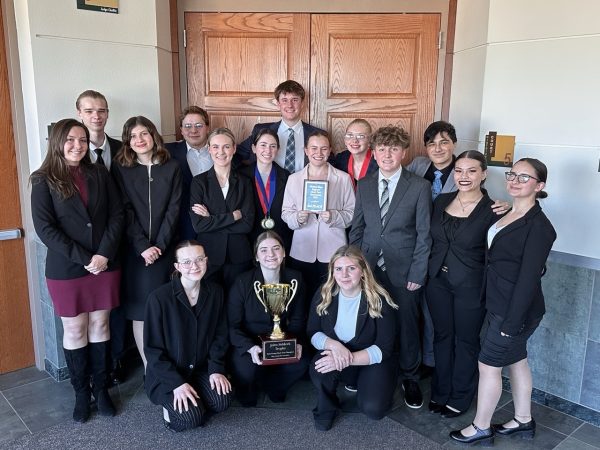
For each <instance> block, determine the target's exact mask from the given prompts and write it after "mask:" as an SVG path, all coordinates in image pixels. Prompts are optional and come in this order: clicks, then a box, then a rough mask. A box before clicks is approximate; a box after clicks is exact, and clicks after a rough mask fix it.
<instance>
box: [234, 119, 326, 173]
mask: <svg viewBox="0 0 600 450" xmlns="http://www.w3.org/2000/svg"><path fill="white" fill-rule="evenodd" d="M279 125H281V120H280V121H278V122H267V123H257V124H256V125H254V128H253V129H252V134H251V135H250V136H249V137H248V138H247V139H246V140H244V141H243V142H241V143H240V144H238V146H237V151H236V154H237V155H238V157H239V158H240V159H241V160H242V161H249V162H254V161H256V157H255V156H254V153H252V143H253V142H254V138H255V137H256V135H257V134H258V132H259V131H260V130H262V129H263V128H269V129H271V130H273V131H275V133H277V130H278V129H279ZM302 128H303V129H304V145H306V139H307V138H308V136H309V134H311V133H313V132H314V131H324V130H321V129H320V128H317V127H313V126H312V125H311V124H309V123H306V122H302ZM306 163H307V161H306V157H304V164H305V165H306Z"/></svg>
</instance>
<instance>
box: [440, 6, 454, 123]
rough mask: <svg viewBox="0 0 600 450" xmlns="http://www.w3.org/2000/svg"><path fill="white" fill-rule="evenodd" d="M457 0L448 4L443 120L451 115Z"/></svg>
mask: <svg viewBox="0 0 600 450" xmlns="http://www.w3.org/2000/svg"><path fill="white" fill-rule="evenodd" d="M456 6H457V0H450V3H449V5H448V35H447V36H446V56H445V60H446V61H445V63H444V91H443V93H442V120H446V121H447V120H449V119H448V118H449V117H450V95H451V90H452V66H453V64H454V35H455V34H454V33H455V31H456Z"/></svg>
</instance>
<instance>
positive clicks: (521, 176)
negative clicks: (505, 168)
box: [504, 172, 540, 184]
mask: <svg viewBox="0 0 600 450" xmlns="http://www.w3.org/2000/svg"><path fill="white" fill-rule="evenodd" d="M504 176H505V177H506V181H513V180H514V179H515V178H516V179H517V182H518V183H521V184H525V183H527V182H528V181H529V180H530V179H531V178H533V179H534V180H536V181H540V179H539V178H536V177H533V176H531V175H527V174H526V173H514V172H504Z"/></svg>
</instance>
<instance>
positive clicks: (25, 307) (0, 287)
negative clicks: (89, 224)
mask: <svg viewBox="0 0 600 450" xmlns="http://www.w3.org/2000/svg"><path fill="white" fill-rule="evenodd" d="M3 28H4V22H3V18H2V9H1V8H0V111H2V112H3V113H2V115H1V117H0V161H2V164H0V208H2V214H0V229H11V228H22V227H23V222H22V220H21V202H20V200H19V180H18V177H17V161H16V153H15V143H14V137H13V126H12V115H11V101H10V91H9V84H8V65H7V59H6V46H5V42H4V30H3ZM33 363H34V354H33V337H32V333H31V315H30V310H29V295H28V290H27V270H26V267H25V248H24V243H23V240H22V239H18V240H10V241H0V373H4V372H11V371H13V370H16V369H20V368H23V367H28V366H31V365H33Z"/></svg>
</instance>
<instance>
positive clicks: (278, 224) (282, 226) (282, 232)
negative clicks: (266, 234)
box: [239, 162, 293, 255]
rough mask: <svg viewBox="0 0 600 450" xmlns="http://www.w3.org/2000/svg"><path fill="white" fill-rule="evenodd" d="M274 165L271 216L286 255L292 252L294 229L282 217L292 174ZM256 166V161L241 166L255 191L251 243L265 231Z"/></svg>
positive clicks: (241, 170) (243, 173)
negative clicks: (288, 183)
mask: <svg viewBox="0 0 600 450" xmlns="http://www.w3.org/2000/svg"><path fill="white" fill-rule="evenodd" d="M273 167H274V168H275V183H276V189H275V197H274V198H273V203H272V204H271V211H270V215H271V218H272V219H273V220H274V221H275V228H273V231H275V232H276V233H277V234H278V235H279V236H281V238H282V239H283V244H284V247H285V253H286V255H289V254H290V248H291V247H292V237H293V233H292V230H290V229H289V227H288V226H287V223H285V222H284V221H283V220H282V219H281V207H282V205H283V194H284V193H285V184H286V183H287V179H288V177H289V176H290V173H289V172H288V171H287V170H285V169H282V168H281V167H279V165H278V164H277V163H273ZM255 168H256V162H254V163H252V164H250V165H249V166H244V167H242V168H240V170H239V173H241V174H242V175H244V176H246V177H248V178H249V179H250V184H251V185H252V192H254V211H255V213H254V225H253V227H252V231H251V232H250V234H249V236H248V237H249V238H250V243H251V244H253V243H254V242H255V241H256V238H257V237H258V235H259V234H260V233H262V232H263V231H265V230H264V229H263V228H262V227H261V225H260V222H261V220H263V219H264V217H265V215H264V213H263V210H262V207H261V206H260V200H259V199H258V191H257V189H256V183H255V181H254V169H255Z"/></svg>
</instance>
